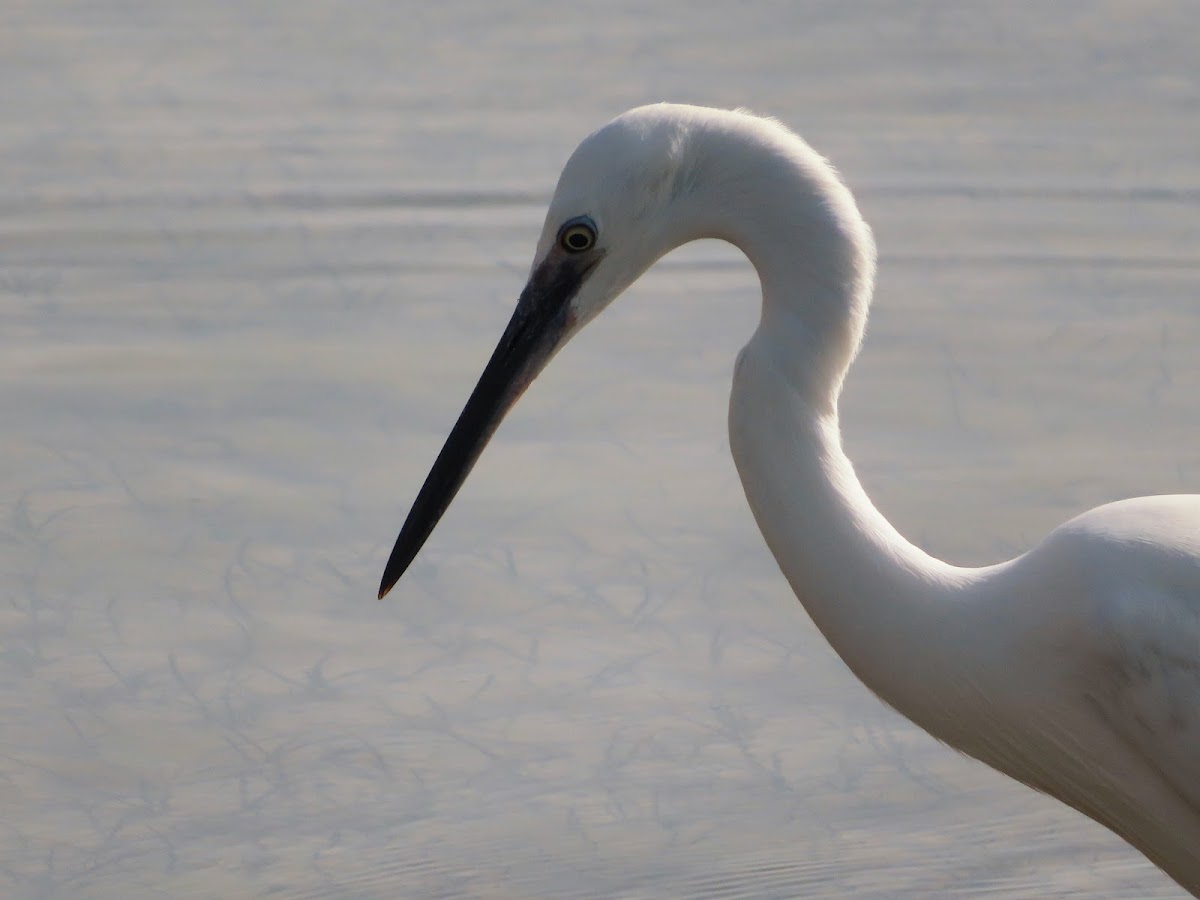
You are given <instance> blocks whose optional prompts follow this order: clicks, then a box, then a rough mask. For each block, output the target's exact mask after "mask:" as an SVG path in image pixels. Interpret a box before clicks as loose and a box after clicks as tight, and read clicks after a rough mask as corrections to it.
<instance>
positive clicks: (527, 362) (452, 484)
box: [379, 253, 599, 600]
mask: <svg viewBox="0 0 1200 900" xmlns="http://www.w3.org/2000/svg"><path fill="white" fill-rule="evenodd" d="M598 261H599V260H598V258H597V257H596V256H593V255H591V254H588V255H587V256H586V258H585V257H583V256H580V257H573V256H563V255H561V254H559V253H553V254H552V255H551V256H550V257H549V258H548V259H547V260H546V262H544V263H543V264H542V265H541V266H539V267H538V268H537V269H536V270H535V271H534V273H533V275H532V276H530V279H529V283H528V284H527V285H526V286H525V290H524V291H522V292H521V298H520V299H519V300H518V301H517V308H516V310H515V311H514V312H513V317H512V320H511V321H510V322H509V323H508V327H507V328H505V329H504V334H503V335H502V336H501V338H500V343H499V344H498V345H497V346H496V349H495V351H494V352H493V353H492V358H491V359H490V360H488V364H487V367H486V368H485V369H484V370H483V374H482V375H481V376H480V377H479V383H478V384H477V385H475V390H474V391H472V392H471V397H470V399H468V400H467V405H466V406H465V407H463V411H462V413H460V414H459V417H458V421H457V422H456V423H455V424H454V428H453V430H452V431H451V432H450V437H448V438H446V444H445V446H443V447H442V452H441V453H439V454H438V458H437V461H436V462H434V464H433V469H432V470H430V472H429V475H428V476H427V477H426V478H425V484H424V485H422V487H421V492H420V493H419V494H417V499H416V501H415V502H414V503H413V506H412V509H411V510H409V513H408V518H407V519H405V521H404V527H403V528H401V529H400V536H399V537H398V538H396V546H395V547H393V548H392V555H391V556H390V557H389V558H388V561H387V566H385V567H384V570H383V580H382V581H381V582H380V584H379V599H380V600H382V599H383V598H384V596H385V595H386V594H387V592H388V591H390V590H391V589H392V588H393V587H394V586H395V584H396V582H397V581H399V580H400V576H401V575H403V574H404V571H405V569H407V568H408V566H409V563H411V562H412V561H413V557H415V556H416V555H417V553H418V551H420V549H421V547H422V545H424V543H425V541H426V539H428V537H429V535H430V534H431V533H432V532H433V529H434V526H436V525H437V523H438V520H440V519H441V517H442V513H444V512H445V511H446V507H448V506H449V505H450V501H451V500H453V499H454V495H455V494H457V493H458V489H459V488H460V487H462V483H463V481H465V480H466V477H467V474H468V473H469V472H470V471H471V467H472V466H474V465H475V461H476V460H478V459H479V454H480V453H482V452H483V448H484V447H486V446H487V442H488V440H490V439H491V437H492V434H493V433H494V432H495V431H496V428H497V427H498V426H499V425H500V422H501V421H502V420H503V419H504V414H505V413H507V412H508V410H509V408H510V407H512V405H513V404H514V403H515V402H516V401H517V398H518V397H520V396H521V394H522V393H524V391H525V388H527V387H528V386H529V383H530V382H531V381H533V379H534V378H536V377H537V374H538V373H539V372H540V371H541V370H542V369H543V367H545V365H546V363H547V362H549V361H550V357H551V356H553V355H554V351H555V350H557V349H558V346H559V343H560V341H561V339H562V337H563V335H564V333H565V332H566V331H567V329H568V328H569V327H570V325H571V320H570V300H571V298H572V297H574V296H575V293H576V292H577V291H578V290H579V285H580V284H581V283H582V282H583V279H584V278H585V277H587V274H588V272H590V271H591V269H592V267H593V266H594V265H595V264H596V262H598Z"/></svg>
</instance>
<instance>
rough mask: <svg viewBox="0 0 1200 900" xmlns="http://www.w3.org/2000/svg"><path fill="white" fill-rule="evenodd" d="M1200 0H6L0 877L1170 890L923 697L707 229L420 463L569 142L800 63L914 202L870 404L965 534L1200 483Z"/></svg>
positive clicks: (67, 884) (896, 509)
mask: <svg viewBox="0 0 1200 900" xmlns="http://www.w3.org/2000/svg"><path fill="white" fill-rule="evenodd" d="M1198 24H1200V23H1198V21H1197V11H1196V8H1195V6H1194V5H1193V4H1190V3H1188V2H1186V0H1179V2H1149V0H1148V2H1080V3H1071V4H1048V3H1044V2H1014V3H1006V4H993V3H983V2H974V3H968V4H960V3H931V2H912V3H905V4H897V3H886V2H882V0H880V2H866V0H863V2H842V0H838V2H806V3H792V4H787V3H768V2H749V3H739V4H728V3H695V4H692V3H682V2H665V3H658V4H642V3H633V2H609V3H603V4H592V5H587V4H584V5H580V4H539V3H533V2H523V0H522V2H514V3H506V4H487V3H482V2H477V3H469V2H443V3H435V4H426V3H420V4H418V3H412V2H399V3H397V2H383V0H376V2H370V0H365V2H356V3H352V4H346V3H335V2H321V0H299V2H289V3H283V2H277V3H245V4H243V3H234V2H230V0H214V2H209V3H203V4H199V3H148V2H129V0H99V2H92V0H89V2H81V0H80V2H68V0H37V2H34V0H26V2H22V0H4V2H3V3H0V85H3V88H2V89H0V171H2V172H3V177H2V179H0V384H2V385H3V387H2V389H0V396H2V397H3V404H2V407H0V409H2V410H3V420H4V434H3V438H0V573H2V574H0V588H2V590H3V601H4V602H3V603H2V604H0V640H2V647H0V709H2V713H0V809H3V816H2V817H0V894H3V895H4V896H5V897H14V898H26V897H29V898H34V897H37V898H50V897H89V898H108V897H114V898H115V897H170V898H183V897H213V898H222V897H252V896H264V895H270V896H272V897H297V898H298V897H313V898H315V897H355V898H376V897H378V898H393V897H455V896H487V897H514V898H523V897H533V896H545V897H548V896H558V897H625V898H634V897H648V898H652V897H721V898H732V897H756V898H758V897H795V896H807V897H878V898H883V897H900V896H903V897H927V896H940V897H963V896H968V895H969V896H993V897H1012V898H1016V897H1033V896H1038V897H1050V896H1054V897H1063V896H1086V897H1134V896H1136V897H1141V898H1152V897H1159V898H1166V897H1179V896H1181V894H1180V892H1179V891H1178V889H1176V888H1175V887H1174V886H1173V885H1172V884H1171V883H1170V882H1168V880H1167V879H1166V878H1165V876H1163V875H1162V874H1161V873H1159V872H1158V871H1157V870H1155V869H1154V868H1153V867H1152V866H1151V865H1150V864H1149V863H1147V862H1146V861H1145V860H1143V859H1142V858H1141V857H1140V856H1139V855H1138V854H1136V853H1135V852H1133V851H1132V850H1130V849H1129V848H1128V847H1126V846H1125V845H1124V844H1123V843H1122V842H1121V841H1119V840H1118V839H1117V838H1116V837H1114V836H1113V835H1111V834H1109V833H1108V832H1107V831H1105V830H1103V829H1102V828H1100V827H1099V826H1098V825H1095V824H1093V823H1091V822H1090V821H1088V820H1086V819H1084V818H1083V817H1081V816H1079V815H1077V814H1075V813H1073V812H1071V811H1070V810H1068V809H1066V808H1065V807H1062V806H1060V805H1059V804H1057V803H1055V802H1053V801H1050V800H1047V799H1045V798H1043V797H1040V796H1038V795H1036V794H1034V793H1033V792H1031V791H1029V790H1027V789H1025V788H1023V787H1021V786H1019V785H1017V784H1016V783H1014V782H1010V781H1008V780H1006V779H1004V778H1003V777H1001V776H999V775H996V774H994V773H993V772H991V771H989V770H987V769H985V768H984V767H982V766H981V765H978V764H976V763H973V762H971V761H969V760H966V759H964V758H962V757H959V756H958V755H957V754H955V753H954V752H952V751H950V750H949V749H947V748H945V747H943V746H940V745H938V744H937V743H935V742H934V741H933V740H932V739H931V738H929V737H927V736H926V735H924V734H923V733H921V732H919V731H918V730H916V729H915V728H914V727H912V726H910V725H908V724H907V723H906V722H905V721H904V720H902V719H901V718H899V717H898V716H897V715H895V714H893V713H891V712H890V711H889V710H887V709H885V708H884V707H883V706H882V704H880V703H879V702H878V701H876V700H875V699H874V698H873V697H872V696H871V695H870V694H869V693H868V692H867V691H866V689H865V688H863V687H861V686H860V685H859V684H858V683H857V682H856V680H855V679H854V678H853V677H852V676H851V674H850V673H849V672H848V670H846V668H845V667H844V666H843V665H842V663H841V662H840V661H839V660H838V659H837V657H836V656H835V655H834V654H833V652H832V651H831V650H830V649H829V648H828V646H826V645H825V643H824V642H823V640H822V639H821V638H820V635H819V634H817V633H816V631H815V629H814V628H813V626H812V624H811V622H810V621H809V620H808V618H807V616H806V615H805V613H804V611H803V610H802V609H801V608H800V606H799V605H798V604H797V603H796V601H795V600H794V598H793V596H792V594H791V592H790V591H789V589H788V587H787V585H786V584H785V582H784V581H783V578H782V577H781V576H780V574H779V572H778V570H777V568H776V566H775V564H774V562H773V561H772V559H771V558H770V556H769V554H768V552H767V550H766V548H765V546H764V544H763V541H762V539H761V537H760V536H759V534H758V531H757V529H756V528H755V526H754V523H753V521H752V519H751V517H750V515H749V512H748V510H747V507H746V504H745V500H744V498H743V496H742V492H741V488H740V485H739V483H738V480H737V477H736V474H735V472H734V468H733V465H732V462H731V461H730V459H729V455H728V450H727V447H726V437H725V405H726V399H727V394H728V382H729V375H730V371H731V367H732V363H733V359H734V356H735V354H736V352H737V350H738V348H739V347H740V346H741V345H742V343H744V341H745V340H746V339H747V338H748V337H749V335H750V333H751V331H752V329H753V327H754V324H755V321H756V315H757V308H756V307H757V294H756V289H757V285H756V282H755V279H754V276H753V273H752V271H750V269H749V266H748V265H747V264H746V263H745V262H744V261H743V260H742V259H741V258H740V257H739V256H738V255H737V254H736V253H735V252H734V251H732V250H731V249H730V248H728V247H725V246H723V245H720V244H715V243H712V244H697V245H694V246H692V247H689V248H686V249H684V250H682V251H679V252H677V253H676V254H673V255H672V256H671V257H669V258H668V259H667V260H665V261H664V262H663V263H661V264H660V265H659V266H658V267H657V268H656V269H655V270H654V271H653V272H652V273H650V275H648V276H647V277H646V278H645V279H644V280H643V281H642V282H641V283H640V284H639V285H637V286H636V288H634V289H633V290H631V291H630V292H629V294H628V295H627V296H626V297H625V298H624V299H623V300H622V301H621V302H620V303H618V304H616V305H615V306H614V307H613V309H612V310H611V311H610V313H609V314H608V315H606V316H605V317H603V318H602V319H601V320H600V321H598V322H597V323H596V324H594V325H593V326H592V327H591V328H590V329H589V330H588V332H587V333H585V334H583V335H582V336H581V337H579V338H578V339H576V340H575V341H574V342H573V344H572V346H571V347H570V349H569V350H567V351H565V352H564V353H563V354H561V355H560V356H559V357H558V358H557V359H556V360H555V362H554V364H553V365H552V366H551V368H550V370H549V371H548V372H547V374H546V375H545V376H544V378H543V379H542V380H541V381H540V382H539V383H538V384H536V385H535V386H534V387H533V388H532V389H531V390H530V392H529V393H528V394H527V396H526V397H525V399H524V400H523V401H522V403H521V404H520V405H519V406H518V407H517V409H516V410H515V412H514V414H513V415H512V416H511V417H510V418H509V420H508V422H507V423H506V424H505V426H504V427H503V428H502V429H501V431H500V432H499V434H498V435H497V438H496V440H495V441H494V442H493V444H492V446H491V447H490V448H489V450H488V452H487V453H486V454H485V455H484V458H483V460H482V461H481V463H480V464H479V466H478V467H477V468H476V470H475V472H474V474H473V476H472V478H471V479H470V480H469V481H468V483H467V485H466V487H465V488H464V490H463V492H462V493H461V494H460V496H459V499H458V500H457V502H456V503H455V504H454V506H453V507H452V508H451V510H450V512H449V513H448V514H447V516H446V518H445V520H444V521H443V523H442V525H441V527H440V528H439V529H438V531H437V532H436V533H435V535H434V537H433V539H432V540H431V541H430V543H429V544H428V546H427V547H426V549H425V551H424V552H423V553H422V555H421V556H420V557H419V558H418V560H417V562H416V563H415V565H414V567H413V568H412V570H410V573H409V575H408V576H407V577H406V578H405V579H404V580H403V581H402V582H401V584H400V585H399V587H398V589H397V590H395V591H394V592H393V593H392V594H391V596H390V597H389V598H388V600H387V602H385V603H382V604H380V603H377V602H376V601H375V599H374V594H375V589H376V585H377V583H378V579H379V575H380V573H381V571H382V566H383V563H384V560H385V558H386V556H387V552H388V550H389V549H390V548H391V544H392V541H393V540H394V538H395V535H396V532H397V530H398V528H399V525H400V524H401V522H402V520H403V517H404V514H405V512H406V511H407V508H408V504H409V503H410V502H411V500H412V498H413V496H414V494H415V492H416V489H417V488H418V487H419V485H420V482H421V480H422V478H423V477H424V474H425V472H426V471H427V469H428V466H429V464H430V463H431V462H432V460H433V457H434V456H435V454H436V452H437V450H438V449H439V448H440V446H441V442H442V440H443V438H444V436H445V434H446V433H447V431H448V429H449V427H450V425H451V424H452V423H453V421H454V419H455V417H456V416H457V413H458V411H459V409H460V407H461V404H462V402H463V400H464V399H465V398H466V395H467V393H468V392H469V390H470V388H471V386H472V385H473V384H474V381H475V379H476V377H477V375H478V374H479V372H480V370H481V368H482V365H483V363H484V361H485V360H486V358H487V355H488V354H489V353H490V351H491V348H492V346H493V344H494V341H495V340H496V338H497V337H498V336H499V334H500V331H501V329H502V328H503V325H504V324H505V322H506V321H507V319H508V315H509V313H510V312H511V309H512V305H513V303H514V302H515V299H516V296H517V294H518V292H519V290H520V288H521V285H522V283H523V280H524V275H525V272H526V271H527V267H528V264H529V259H530V254H531V253H532V250H533V244H534V240H535V239H536V236H537V233H538V231H539V229H540V227H541V221H542V216H543V210H544V203H545V201H546V200H547V198H548V197H549V194H550V192H551V190H552V189H553V186H554V183H555V181H556V179H557V176H558V172H559V169H560V167H561V165H562V163H563V162H564V161H565V159H566V157H567V156H568V154H569V153H570V151H571V150H572V149H573V148H574V146H575V145H576V144H577V143H578V141H579V140H580V139H581V138H582V137H583V136H584V135H586V134H587V133H588V132H589V131H591V130H592V129H594V128H595V127H597V126H599V125H600V124H602V123H603V122H605V121H606V120H608V119H609V118H611V117H612V116H614V115H616V114H617V113H620V112H621V111H623V110H624V109H626V108H628V107H631V106H635V105H639V104H642V103H646V102H650V101H657V100H664V99H666V100H674V101H679V102H693V103H701V104H708V105H717V106H746V107H750V108H752V109H754V110H756V111H760V112H763V113H769V114H772V115H775V116H777V117H779V118H780V119H782V120H783V121H784V122H786V123H787V124H788V125H790V126H791V127H792V128H794V129H795V130H797V131H798V132H800V133H801V134H802V135H804V136H805V137H806V138H807V139H808V140H809V141H810V142H811V143H812V144H813V145H814V146H815V147H816V148H817V149H818V150H820V151H821V152H822V153H824V154H825V155H827V156H829V157H830V158H831V159H832V160H833V161H834V162H835V163H836V164H837V165H838V167H839V168H840V169H841V171H842V172H843V174H844V175H845V177H846V179H847V180H848V181H849V183H850V185H851V187H852V188H853V190H854V191H855V193H856V194H857V196H858V198H859V201H860V204H861V207H862V209H863V211H864V214H865V215H866V217H867V218H868V220H869V221H870V222H871V224H872V226H873V227H874V229H875V233H876V236H877V239H878V241H879V245H880V250H881V264H880V275H879V287H878V292H877V299H876V303H875V307H874V310H873V318H872V321H871V326H870V330H869V336H868V340H867V344H866V347H865V349H864V352H863V354H862V356H861V358H860V361H859V363H858V364H857V365H856V367H855V368H854V370H853V372H852V374H851V376H850V379H849V382H848V386H847V391H846V395H845V398H844V406H843V419H844V425H845V428H846V430H847V444H848V448H849V451H850V455H851V457H852V458H853V459H854V460H855V461H856V464H857V466H858V468H859V471H860V474H861V475H862V477H863V480H864V482H865V483H866V485H867V487H868V489H869V490H870V491H871V493H872V495H873V496H874V498H875V500H876V502H877V503H878V505H879V506H880V507H881V509H882V510H883V511H884V512H885V513H886V514H887V515H888V516H889V517H891V518H892V520H893V521H894V522H895V523H896V524H897V525H898V527H899V528H900V529H901V530H902V531H903V532H904V533H906V534H908V535H910V536H911V537H912V538H913V539H914V540H916V541H917V542H918V543H920V544H921V545H922V546H923V547H925V548H926V549H928V550H929V551H931V552H933V553H935V554H937V555H940V556H943V557H945V558H947V559H950V560H952V561H954V562H957V563H963V564H972V563H984V562H991V561H995V560H998V559H1000V558H1003V557H1007V556H1009V555H1012V554H1015V553H1018V552H1020V551H1022V550H1023V549H1025V548H1026V547H1028V546H1029V545H1030V544H1031V543H1032V542H1034V541H1036V540H1037V539H1038V538H1040V536H1042V535H1043V534H1044V533H1045V532H1046V531H1048V530H1049V529H1050V528H1052V527H1054V526H1055V525H1056V524H1058V523H1059V522H1060V521H1062V520H1063V519H1065V518H1067V517H1069V516H1071V515H1073V514H1075V513H1077V512H1079V511H1082V510H1083V509H1085V508H1088V507H1090V506H1093V505H1096V504H1098V503H1102V502H1104V501H1108V500H1112V499H1117V498H1120V497H1125V496H1129V495H1135V494H1149V493H1161V492H1174V491H1196V490H1200V400H1198V399H1197V398H1198V396H1200V349H1198V348H1200V312H1198V311H1197V284H1198V282H1200V242H1198V240H1197V239H1198V237H1200V202H1198V201H1200V162H1198V159H1200V157H1198V154H1197V147H1198V146H1200V114H1198V113H1200V73H1198V68H1197V63H1196V56H1195V35H1196V28H1197V25H1198Z"/></svg>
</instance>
